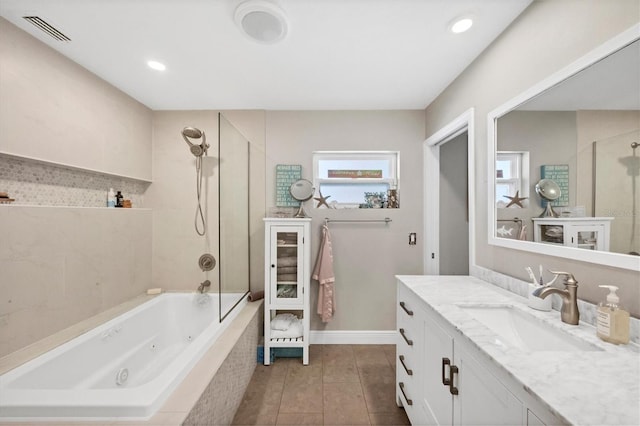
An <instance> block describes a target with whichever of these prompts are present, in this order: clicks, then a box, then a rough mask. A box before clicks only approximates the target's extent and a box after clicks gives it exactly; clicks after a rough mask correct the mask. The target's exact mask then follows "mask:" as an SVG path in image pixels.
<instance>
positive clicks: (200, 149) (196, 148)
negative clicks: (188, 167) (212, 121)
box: [182, 126, 209, 157]
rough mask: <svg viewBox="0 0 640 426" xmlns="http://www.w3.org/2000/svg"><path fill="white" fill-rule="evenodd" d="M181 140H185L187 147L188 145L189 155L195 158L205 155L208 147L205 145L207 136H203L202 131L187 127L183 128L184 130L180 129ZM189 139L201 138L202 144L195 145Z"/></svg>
mask: <svg viewBox="0 0 640 426" xmlns="http://www.w3.org/2000/svg"><path fill="white" fill-rule="evenodd" d="M182 138H183V139H184V140H185V142H186V143H187V145H189V149H190V150H191V153H192V154H193V155H195V156H196V157H201V156H202V155H203V154H204V155H206V154H207V149H208V148H209V145H207V136H206V135H205V134H204V132H203V131H202V130H200V129H196V128H195V127H189V126H188V127H185V128H184V129H182ZM189 138H191V139H200V138H202V143H201V144H200V145H195V144H194V143H192V142H191V141H190V140H189Z"/></svg>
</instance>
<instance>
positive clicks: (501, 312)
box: [459, 305, 602, 352]
mask: <svg viewBox="0 0 640 426" xmlns="http://www.w3.org/2000/svg"><path fill="white" fill-rule="evenodd" d="M459 307H460V308H461V309H463V310H464V312H466V313H467V314H469V315H470V316H471V317H473V318H474V319H475V320H477V321H478V322H480V323H481V324H483V325H485V326H486V327H488V328H489V329H490V330H491V331H493V332H494V333H496V334H497V335H498V336H499V337H500V338H501V339H502V343H503V344H504V345H506V346H511V347H516V348H518V349H521V350H523V351H527V352H536V351H563V352H566V351H600V350H602V349H600V348H598V347H597V346H594V345H592V344H591V343H589V342H585V341H583V340H581V339H579V338H577V337H574V336H572V335H570V334H568V333H566V332H564V331H562V330H558V329H555V328H552V327H550V326H549V325H546V324H545V323H544V322H542V321H540V320H539V319H537V318H536V317H534V316H533V315H529V314H528V313H526V312H523V311H521V310H520V309H516V308H513V307H511V306H508V305H503V306H480V305H459ZM558 321H560V319H558Z"/></svg>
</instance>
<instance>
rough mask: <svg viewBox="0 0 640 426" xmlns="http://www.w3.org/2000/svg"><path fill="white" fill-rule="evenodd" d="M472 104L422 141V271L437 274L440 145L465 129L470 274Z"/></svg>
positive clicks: (472, 240)
mask: <svg viewBox="0 0 640 426" xmlns="http://www.w3.org/2000/svg"><path fill="white" fill-rule="evenodd" d="M474 113H475V110H474V108H469V109H468V110H466V111H465V112H463V113H462V114H460V115H459V116H458V117H456V118H455V119H453V120H452V121H451V122H449V123H448V124H447V125H446V126H444V127H442V128H441V129H440V130H438V131H437V132H435V133H434V134H432V135H431V136H429V137H428V138H427V139H425V140H424V142H423V143H422V151H423V170H424V175H423V179H424V184H423V200H424V206H423V214H424V236H425V237H424V259H423V273H424V274H425V275H440V259H439V257H438V255H439V253H438V251H439V246H440V211H439V204H440V203H439V199H440V146H441V145H442V144H444V143H447V142H449V141H450V140H452V139H453V138H455V137H456V136H459V135H461V134H462V133H464V132H467V167H468V169H467V170H468V179H467V191H468V200H467V201H468V203H469V274H471V271H472V269H473V266H475V263H476V258H475V253H476V244H475V243H476V241H475V217H476V215H475V165H474V163H475V148H474V147H475V127H474Z"/></svg>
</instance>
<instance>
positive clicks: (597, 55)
mask: <svg viewBox="0 0 640 426" xmlns="http://www.w3.org/2000/svg"><path fill="white" fill-rule="evenodd" d="M637 40H640V24H636V25H634V26H632V27H631V28H629V29H627V30H626V31H623V32H622V33H620V34H618V35H617V36H615V37H613V38H612V39H610V40H608V41H607V42H605V43H603V44H602V45H600V46H598V47H597V48H595V49H593V50H592V51H591V52H589V53H587V54H586V55H584V56H582V57H581V58H579V59H578V60H576V61H574V62H573V63H571V64H569V65H568V66H566V67H564V68H562V69H560V70H559V71H558V72H556V73H554V74H552V75H550V76H549V77H547V78H545V79H543V80H542V81H540V82H539V83H537V84H535V85H534V86H532V87H530V88H529V89H527V90H525V91H524V92H522V93H521V94H519V95H518V96H516V97H514V98H513V99H511V100H509V101H507V102H505V103H504V104H502V105H501V106H499V107H498V108H496V109H494V110H493V111H491V112H490V113H489V114H488V115H487V163H488V164H487V170H488V178H487V183H488V188H487V190H488V191H487V198H488V200H489V201H488V203H487V204H488V212H487V217H488V223H487V229H488V243H489V244H490V245H494V246H498V247H505V248H511V249H515V250H522V251H527V252H531V253H538V254H544V255H547V256H556V257H561V258H565V259H573V260H578V261H582V262H589V263H594V264H598V265H606V266H613V267H616V268H621V269H629V270H632V271H640V257H638V256H632V255H626V254H622V253H611V252H604V251H592V250H585V249H579V248H574V247H565V246H555V245H549V244H543V243H536V242H533V241H519V240H511V239H507V238H498V237H496V236H495V235H496V217H497V215H496V206H495V201H493V200H495V175H496V163H495V156H496V151H497V142H498V141H497V137H496V136H497V132H496V122H497V120H498V118H500V117H502V116H504V115H505V114H507V113H508V112H510V111H512V110H514V109H516V108H517V107H519V106H520V105H522V104H523V103H525V102H527V101H529V100H531V99H533V98H534V97H536V96H538V95H540V94H542V93H543V92H545V91H546V90H548V89H550V88H552V87H553V86H555V85H557V84H559V83H561V82H562V81H564V80H566V79H568V78H570V77H572V76H574V75H575V74H577V73H579V72H580V71H582V70H584V69H585V68H587V67H589V66H591V65H593V64H594V63H596V62H598V61H600V60H601V59H604V58H605V57H607V56H609V55H611V54H613V53H615V52H617V51H618V50H620V49H622V48H624V47H625V46H627V45H629V44H631V43H633V42H635V41H637Z"/></svg>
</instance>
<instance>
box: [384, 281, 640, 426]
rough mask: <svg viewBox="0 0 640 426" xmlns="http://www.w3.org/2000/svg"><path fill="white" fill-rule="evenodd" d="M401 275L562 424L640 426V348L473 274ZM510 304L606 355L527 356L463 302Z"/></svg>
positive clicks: (582, 353)
mask: <svg viewBox="0 0 640 426" xmlns="http://www.w3.org/2000/svg"><path fill="white" fill-rule="evenodd" d="M397 278H398V279H399V280H400V281H402V282H403V283H404V284H406V286H407V287H408V288H409V289H410V290H412V291H413V292H414V293H415V294H416V295H417V296H419V297H420V298H421V299H422V300H424V301H425V302H426V303H427V304H428V305H429V306H431V308H432V309H433V310H434V311H435V312H436V313H437V314H439V315H440V316H441V317H442V318H443V319H444V320H446V321H447V322H448V323H450V324H451V325H452V326H453V327H454V328H455V329H456V330H458V331H459V332H460V333H462V335H463V336H464V337H465V338H466V339H467V340H468V341H469V342H470V343H471V344H472V345H475V346H476V347H477V348H479V349H480V350H481V351H482V352H483V353H484V354H486V356H487V357H488V358H489V359H490V360H491V361H492V362H493V363H494V364H495V365H497V366H498V367H499V368H502V369H503V370H504V371H505V372H506V373H507V374H508V375H509V376H511V377H512V378H513V379H514V380H515V381H516V382H518V383H520V384H521V385H522V386H523V387H524V389H526V391H527V393H529V394H530V395H531V396H532V397H533V398H535V399H537V400H538V401H539V402H540V403H541V404H543V405H544V406H546V407H547V408H548V409H549V411H551V412H552V413H553V414H554V415H555V416H557V417H558V418H559V419H561V420H563V421H566V422H567V423H571V424H593V425H595V424H597V425H639V424H640V347H638V345H636V344H628V345H620V346H617V345H612V344H609V343H606V342H604V341H602V340H600V339H599V338H598V337H597V336H596V329H595V327H593V326H591V325H589V324H586V323H583V322H580V324H579V325H577V326H575V325H568V324H565V323H563V322H561V321H560V313H559V312H558V311H556V310H552V311H550V312H544V311H537V310H534V309H531V308H529V307H528V306H527V299H525V298H523V297H521V296H518V295H516V294H514V293H511V292H509V291H506V290H504V289H502V288H499V287H497V286H495V285H492V284H489V283H487V282H485V281H482V280H480V279H478V278H475V277H468V276H424V275H420V276H418V275H415V276H413V275H412V276H409V275H399V276H397ZM465 304H474V305H487V306H491V305H496V304H500V305H503V304H505V305H510V306H512V307H514V308H516V309H521V310H524V311H525V312H527V313H529V314H531V315H532V316H534V317H535V318H536V319H538V320H540V321H541V322H542V323H544V324H545V327H549V328H556V329H559V330H563V331H565V332H567V333H569V334H571V335H573V336H575V337H578V338H580V339H582V340H584V341H586V342H588V343H589V344H591V345H593V346H596V347H597V348H598V349H600V350H594V351H574V352H560V351H558V352H556V351H548V352H546V351H544V352H543V351H540V352H525V351H523V350H520V349H517V348H515V347H510V346H506V345H505V344H503V343H501V342H500V339H497V338H496V337H497V335H496V334H495V333H494V332H493V331H491V330H490V329H489V328H487V327H486V326H484V325H483V324H481V323H480V322H478V321H476V320H475V319H474V318H472V317H471V316H470V315H469V314H468V313H467V312H465V310H464V309H463V308H461V307H460V306H461V305H465Z"/></svg>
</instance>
